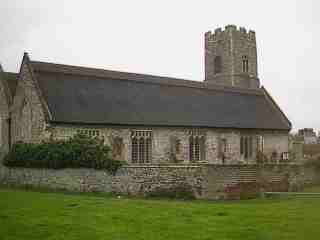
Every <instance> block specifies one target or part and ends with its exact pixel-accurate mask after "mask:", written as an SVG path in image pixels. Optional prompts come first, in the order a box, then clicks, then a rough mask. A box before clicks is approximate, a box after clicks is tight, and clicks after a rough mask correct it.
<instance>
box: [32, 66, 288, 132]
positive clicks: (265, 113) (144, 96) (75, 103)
mask: <svg viewBox="0 0 320 240" xmlns="http://www.w3.org/2000/svg"><path fill="white" fill-rule="evenodd" d="M30 64H31V66H32V68H33V70H34V73H35V76H36V79H37V81H38V83H39V87H40V89H41V91H42V95H43V97H44V98H45V101H46V102H47V104H48V107H49V110H50V113H51V117H52V119H51V121H52V122H59V123H81V124H102V125H104V124H116V125H146V126H148V125H149V126H151V125H153V126H188V127H214V128H244V129H274V130H277V129H279V130H290V129H291V124H290V122H289V121H287V120H286V118H285V116H284V115H283V113H282V112H281V110H280V109H278V108H277V107H276V106H274V104H273V103H272V100H270V99H268V97H267V96H266V94H264V92H263V90H261V89H258V90H241V89H235V88H226V87H221V86H220V87H218V86H213V85H208V84H205V83H203V82H197V81H189V80H183V79H174V78H167V77H158V76H151V75H143V74H134V73H124V72H116V71H107V70H101V69H92V68H82V67H75V66H67V65H59V64H52V63H43V62H35V61H31V62H30Z"/></svg>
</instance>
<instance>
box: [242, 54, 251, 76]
mask: <svg viewBox="0 0 320 240" xmlns="http://www.w3.org/2000/svg"><path fill="white" fill-rule="evenodd" d="M242 72H244V73H247V72H249V60H248V57H247V56H242Z"/></svg>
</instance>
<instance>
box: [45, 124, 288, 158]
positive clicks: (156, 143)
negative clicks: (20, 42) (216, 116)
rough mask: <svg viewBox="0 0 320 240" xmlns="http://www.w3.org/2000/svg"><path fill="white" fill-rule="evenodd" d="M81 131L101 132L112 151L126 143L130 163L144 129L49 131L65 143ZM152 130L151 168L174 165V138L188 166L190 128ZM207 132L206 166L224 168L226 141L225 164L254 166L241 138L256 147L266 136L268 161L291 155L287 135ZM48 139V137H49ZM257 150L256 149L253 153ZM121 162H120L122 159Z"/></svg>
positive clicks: (62, 128) (54, 128)
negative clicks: (135, 135)
mask: <svg viewBox="0 0 320 240" xmlns="http://www.w3.org/2000/svg"><path fill="white" fill-rule="evenodd" d="M79 129H86V130H88V131H89V130H91V131H99V133H100V134H99V136H100V137H102V138H104V141H105V143H106V144H108V145H109V146H111V147H112V145H113V144H112V143H113V140H114V139H115V138H120V139H121V140H122V142H123V145H122V149H121V151H120V152H122V155H121V156H122V159H121V160H125V161H126V162H128V163H131V138H130V136H131V131H132V130H137V129H145V128H141V127H140V128H139V127H137V128H134V127H131V128H123V127H95V128H92V127H90V126H78V127H74V126H52V127H51V128H49V129H48V132H49V133H50V137H51V138H53V139H66V138H69V137H71V136H73V135H74V134H76V133H77V130H79ZM147 129H148V130H152V133H153V138H152V162H151V163H152V164H168V163H173V162H172V159H171V157H170V156H171V153H172V149H173V148H174V146H172V144H173V143H172V141H170V139H171V138H172V137H174V138H176V139H178V140H179V142H180V151H179V154H177V155H176V158H177V160H178V163H181V164H187V163H190V161H189V130H190V129H188V128H168V127H166V128H165V127H153V128H147ZM202 131H204V132H205V156H206V157H205V160H204V161H203V163H210V164H222V159H221V156H219V140H220V139H226V142H227V152H226V159H225V162H224V163H225V164H238V163H249V164H250V163H255V162H256V151H253V156H252V158H250V159H248V160H245V159H244V158H243V156H242V155H241V154H240V136H241V134H244V135H250V136H253V140H254V142H253V146H254V147H256V146H257V137H258V136H259V135H263V136H264V153H265V155H266V156H268V157H269V158H270V157H271V155H272V153H273V152H275V151H276V152H277V153H278V156H280V154H281V153H282V152H287V151H288V135H287V133H282V132H280V131H278V132H277V131H249V130H247V131H239V130H223V131H221V130H213V129H202ZM46 137H48V136H46ZM254 150H255V149H254ZM119 160H120V159H119Z"/></svg>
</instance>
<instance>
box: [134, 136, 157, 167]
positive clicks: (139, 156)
mask: <svg viewBox="0 0 320 240" xmlns="http://www.w3.org/2000/svg"><path fill="white" fill-rule="evenodd" d="M152 140H153V135H152V130H131V163H134V164H146V163H147V164H148V163H152Z"/></svg>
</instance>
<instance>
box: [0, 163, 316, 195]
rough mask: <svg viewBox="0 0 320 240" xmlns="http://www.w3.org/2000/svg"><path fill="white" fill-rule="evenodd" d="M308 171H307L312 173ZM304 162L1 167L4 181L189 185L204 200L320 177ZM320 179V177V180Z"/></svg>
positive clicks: (127, 187) (147, 189) (74, 187)
mask: <svg viewBox="0 0 320 240" xmlns="http://www.w3.org/2000/svg"><path fill="white" fill-rule="evenodd" d="M306 174H307V176H306ZM318 175H319V174H315V173H314V171H313V170H311V169H307V170H306V169H305V168H304V167H303V166H301V165H291V164H290V165H289V164H280V165H279V164H278V165H276V164H275V165H264V166H259V165H212V164H202V165H154V166H151V165H140V166H125V167H122V168H121V169H119V170H118V172H117V173H116V174H115V175H111V174H109V173H108V172H107V171H103V170H94V169H62V170H53V169H28V168H6V167H4V166H2V167H1V166H0V184H2V185H8V186H29V187H35V188H47V189H53V190H67V191H79V192H113V193H117V194H124V195H131V196H147V195H148V194H149V193H154V192H155V191H159V190H160V191H161V190H166V191H170V190H174V189H177V188H181V187H184V188H187V189H189V190H190V191H192V192H193V194H194V196H195V197H196V198H200V199H240V198H248V197H249V198H250V197H256V196H258V195H259V193H260V192H262V191H296V190H301V189H302V188H303V186H304V185H305V184H312V183H315V181H319V180H320V177H319V176H318ZM318 183H320V182H318Z"/></svg>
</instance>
